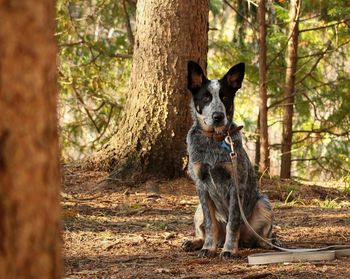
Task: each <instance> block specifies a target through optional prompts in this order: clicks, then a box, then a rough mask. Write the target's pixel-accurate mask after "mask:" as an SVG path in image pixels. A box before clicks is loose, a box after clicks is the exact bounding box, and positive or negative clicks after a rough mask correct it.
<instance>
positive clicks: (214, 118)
mask: <svg viewBox="0 0 350 279" xmlns="http://www.w3.org/2000/svg"><path fill="white" fill-rule="evenodd" d="M188 70H189V73H188V75H189V76H188V87H189V89H190V90H191V92H192V95H193V98H192V102H191V109H192V115H193V119H194V123H193V126H192V128H191V129H190V130H189V132H188V135H187V146H188V154H189V174H190V176H191V177H192V179H193V180H194V181H195V184H196V188H197V193H198V195H199V199H200V205H199V206H198V208H197V210H196V213H195V218H194V219H195V228H196V238H195V239H194V240H188V241H185V242H184V244H183V248H184V250H186V251H194V250H200V254H199V255H200V256H209V257H210V256H214V255H215V254H216V251H217V247H218V246H221V245H223V250H222V253H221V255H222V256H223V257H225V258H226V257H231V256H233V255H235V254H237V252H238V245H240V246H248V247H252V246H256V245H258V246H262V247H265V244H264V243H263V242H261V241H257V240H256V239H255V237H254V236H253V235H252V233H251V232H250V231H249V229H248V228H246V226H245V225H243V224H242V221H241V215H240V212H239V208H238V202H237V198H236V189H235V186H234V185H233V180H232V175H233V169H232V164H231V160H230V156H229V153H230V151H229V150H227V149H226V148H223V147H222V143H221V142H220V141H219V142H218V141H216V140H215V139H213V138H209V137H207V136H206V135H205V134H204V133H203V130H204V131H207V132H208V131H209V132H217V133H220V132H222V131H224V130H225V129H226V130H227V128H228V127H232V126H234V127H237V126H236V124H234V123H233V122H232V116H233V107H234V105H233V100H234V96H235V93H236V91H237V90H238V89H239V88H240V87H241V83H242V80H243V77H244V64H242V63H241V64H238V65H236V66H234V67H232V68H231V69H230V70H229V71H228V73H227V74H226V75H225V76H224V77H223V78H222V79H220V80H207V78H206V77H205V76H204V74H203V71H202V69H201V68H200V66H199V65H198V64H196V63H195V62H192V61H191V62H189V65H188ZM218 115H219V116H220V117H218ZM221 115H223V118H222V117H221ZM232 138H233V140H234V143H235V152H236V153H237V163H238V164H237V175H238V183H239V189H240V194H241V200H242V203H243V207H244V212H245V215H246V216H247V218H248V220H249V222H250V224H251V225H252V226H253V227H254V229H255V230H256V231H257V232H258V233H259V234H260V235H261V236H262V237H264V238H265V239H267V238H270V236H271V228H272V219H273V213H272V207H271V204H270V202H269V200H268V199H267V197H266V196H264V195H262V194H260V193H259V191H258V189H257V183H256V177H255V173H254V169H253V167H252V165H251V163H250V161H249V158H248V156H247V153H246V152H245V150H244V148H243V145H242V139H241V135H240V133H239V132H235V133H234V134H233V135H232Z"/></svg>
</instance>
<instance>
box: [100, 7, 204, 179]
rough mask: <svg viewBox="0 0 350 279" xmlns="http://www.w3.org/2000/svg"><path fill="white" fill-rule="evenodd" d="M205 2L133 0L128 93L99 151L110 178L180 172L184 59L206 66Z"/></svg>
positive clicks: (185, 117)
mask: <svg viewBox="0 0 350 279" xmlns="http://www.w3.org/2000/svg"><path fill="white" fill-rule="evenodd" d="M208 12H209V11H208V2H207V1H195V0H189V1H182V0H138V1H137V14H136V36H135V46H134V56H133V69H132V74H131V81H130V92H129V94H128V96H127V101H126V104H125V108H124V115H123V117H122V120H121V122H120V125H119V129H118V131H117V133H116V135H115V136H114V137H113V139H112V140H111V141H110V142H109V144H108V145H107V146H106V147H105V150H104V151H103V152H102V153H100V154H99V156H100V157H101V156H102V157H103V158H102V160H101V161H100V165H99V166H100V167H101V166H102V168H104V167H108V168H109V169H110V170H111V174H110V178H112V179H113V180H114V181H116V180H121V181H123V182H125V181H129V182H132V183H133V182H139V181H142V180H145V179H147V178H149V177H150V176H152V177H159V178H174V177H177V176H180V175H183V173H184V166H185V164H186V144H185V138H186V133H187V131H188V129H189V127H190V123H191V115H190V110H189V103H190V93H189V92H188V91H187V62H188V60H190V59H191V60H194V61H197V62H199V63H200V64H201V65H202V66H206V58H207V57H206V55H207V49H208Z"/></svg>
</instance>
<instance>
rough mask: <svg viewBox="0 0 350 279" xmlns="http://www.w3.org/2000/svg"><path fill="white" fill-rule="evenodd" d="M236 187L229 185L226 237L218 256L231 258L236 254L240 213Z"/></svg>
mask: <svg viewBox="0 0 350 279" xmlns="http://www.w3.org/2000/svg"><path fill="white" fill-rule="evenodd" d="M235 191H236V189H235V188H234V185H233V187H231V189H230V195H229V198H230V203H229V214H228V220H227V225H226V237H225V244H224V247H223V249H222V252H221V254H220V256H221V257H222V258H232V257H233V256H234V255H237V254H238V242H239V237H240V234H239V233H240V230H239V227H240V222H241V215H240V213H239V207H238V202H237V197H236V192H235Z"/></svg>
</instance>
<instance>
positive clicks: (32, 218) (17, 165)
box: [0, 0, 61, 279]
mask: <svg viewBox="0 0 350 279" xmlns="http://www.w3.org/2000/svg"><path fill="white" fill-rule="evenodd" d="M0 18H1V24H0V54H1V60H0V112H1V116H0V117H1V120H0V277H1V278H6V279H21V278H23V279H24V278H25V279H28V278H41V279H46V278H60V277H61V261H60V254H61V251H60V244H59V242H60V241H59V239H60V226H59V219H60V214H59V211H60V210H59V166H58V143H57V116H56V105H57V102H56V97H57V96H56V41H55V38H54V32H55V2H54V1H45V0H38V1H30V0H22V1H1V2H0Z"/></svg>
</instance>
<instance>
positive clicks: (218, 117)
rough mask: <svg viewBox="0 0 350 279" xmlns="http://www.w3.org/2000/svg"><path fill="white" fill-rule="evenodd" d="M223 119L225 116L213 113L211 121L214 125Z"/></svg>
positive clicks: (220, 113)
mask: <svg viewBox="0 0 350 279" xmlns="http://www.w3.org/2000/svg"><path fill="white" fill-rule="evenodd" d="M224 117H225V114H223V113H222V112H214V113H213V119H214V122H215V123H220V122H221V121H222V120H223V119H224Z"/></svg>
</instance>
